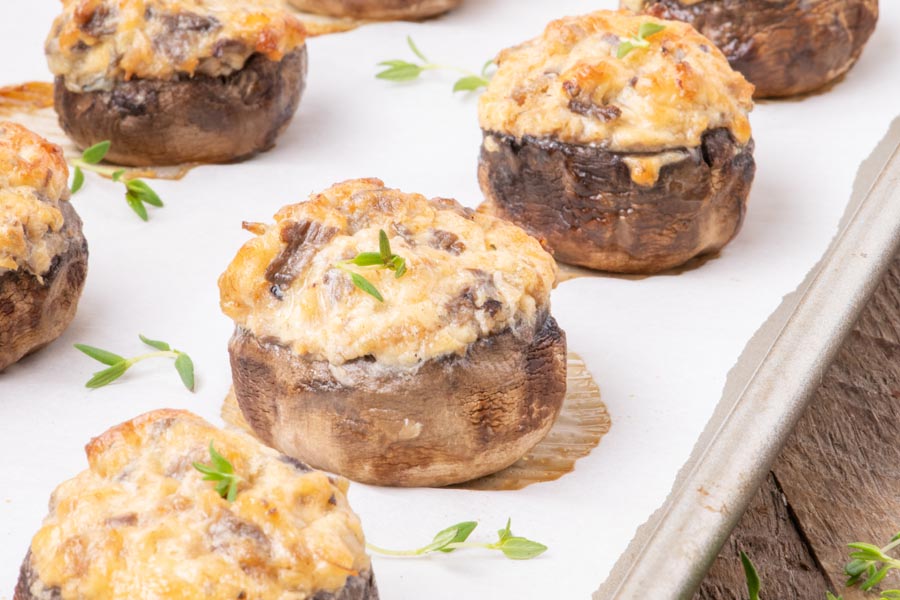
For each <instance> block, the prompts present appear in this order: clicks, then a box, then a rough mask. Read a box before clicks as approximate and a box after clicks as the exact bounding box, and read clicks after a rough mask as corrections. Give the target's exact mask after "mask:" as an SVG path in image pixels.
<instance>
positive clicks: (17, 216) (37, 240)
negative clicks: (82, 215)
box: [0, 122, 69, 277]
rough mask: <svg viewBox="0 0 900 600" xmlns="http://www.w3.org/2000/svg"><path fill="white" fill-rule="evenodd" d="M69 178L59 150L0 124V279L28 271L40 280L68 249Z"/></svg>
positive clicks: (18, 127) (17, 127)
mask: <svg viewBox="0 0 900 600" xmlns="http://www.w3.org/2000/svg"><path fill="white" fill-rule="evenodd" d="M68 179H69V168H68V166H67V165H66V160H65V158H64V157H63V152H62V149H61V148H60V147H59V146H57V145H55V144H51V143H50V142H48V141H47V140H45V139H44V138H42V137H40V136H39V135H37V134H35V133H32V132H31V131H29V130H28V129H25V128H24V127H22V126H21V125H17V124H15V123H10V122H0V275H2V274H3V273H4V272H6V271H15V270H18V269H25V270H27V271H29V272H31V273H32V274H34V275H37V276H38V277H40V276H41V275H43V274H45V273H46V272H47V271H48V270H49V269H50V266H51V264H52V263H53V258H54V257H55V256H56V255H58V254H60V253H61V252H63V251H64V250H65V249H66V248H67V247H68V240H67V239H66V238H65V237H64V236H63V235H62V234H61V233H60V232H61V230H62V228H63V224H64V219H63V215H62V212H60V209H59V203H60V202H64V201H66V200H67V199H68V196H69V191H68V187H67V182H68Z"/></svg>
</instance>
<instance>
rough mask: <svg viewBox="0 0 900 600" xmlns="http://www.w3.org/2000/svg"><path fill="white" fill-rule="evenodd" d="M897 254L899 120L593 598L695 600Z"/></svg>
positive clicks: (731, 375) (899, 226)
mask: <svg viewBox="0 0 900 600" xmlns="http://www.w3.org/2000/svg"><path fill="white" fill-rule="evenodd" d="M898 250H900V117H898V118H897V119H895V120H894V122H893V124H892V125H891V127H890V129H889V132H888V134H887V135H886V136H885V138H884V139H883V140H882V142H881V143H880V144H879V146H878V148H877V149H876V150H875V151H874V152H873V154H872V155H871V156H870V157H869V158H868V159H867V160H866V161H865V162H864V163H863V165H862V167H861V168H860V171H859V174H858V176H857V180H856V182H855V185H854V197H853V198H852V199H851V202H850V204H849V205H848V208H847V211H846V213H845V217H844V219H843V223H842V226H841V227H840V228H839V233H838V234H837V235H836V236H835V239H834V240H833V242H832V244H831V246H830V247H829V249H828V250H827V251H826V253H825V255H824V256H823V258H822V259H821V261H820V262H819V263H818V265H817V266H816V267H815V268H814V269H812V271H811V272H810V274H809V275H808V276H807V278H806V281H804V283H803V284H801V285H800V287H798V289H797V291H796V292H794V293H793V294H791V295H789V296H787V297H785V299H784V301H783V303H782V305H781V307H779V309H778V310H777V311H776V312H775V313H774V314H773V315H772V316H771V317H770V318H769V320H768V321H767V323H766V324H765V325H764V326H763V328H761V329H760V331H759V332H757V335H756V336H754V339H753V340H752V341H751V342H750V343H749V344H748V346H747V349H746V350H745V352H744V353H743V354H742V356H741V358H740V359H739V361H738V363H737V364H736V365H735V367H734V368H733V369H732V371H731V373H729V377H728V382H727V383H726V386H725V390H724V393H723V397H722V400H721V401H720V403H719V406H718V408H717V410H716V412H715V414H714V415H713V417H712V419H711V420H710V422H709V424H708V425H707V427H706V429H705V431H704V433H703V435H702V436H701V438H700V440H699V441H698V443H697V445H696V446H695V448H694V451H693V453H692V455H691V458H690V459H689V461H688V462H687V464H686V465H685V466H684V467H683V468H682V470H681V472H680V473H679V475H678V478H677V479H676V482H675V485H674V486H673V491H672V492H671V494H670V495H669V498H668V499H667V501H666V503H665V504H664V505H663V506H662V507H661V508H660V509H659V510H658V511H657V512H656V513H655V514H654V515H653V516H652V517H651V518H650V520H649V521H648V522H647V523H646V524H645V525H643V526H642V527H641V528H640V529H639V530H638V532H637V534H636V536H635V538H634V539H633V540H632V542H631V544H630V545H629V547H628V549H627V550H626V552H625V553H624V554H623V556H622V557H621V558H620V559H619V560H618V561H617V563H616V565H615V567H614V568H613V570H612V572H611V573H610V575H609V577H608V578H607V580H606V582H605V583H604V584H603V585H602V586H601V587H600V588H599V589H598V590H597V591H596V592H595V593H594V595H593V597H594V600H605V599H608V598H616V599H619V598H621V599H631V598H635V599H637V598H641V599H643V598H685V599H688V598H691V597H692V596H693V594H694V592H695V590H696V589H697V587H698V586H699V585H700V583H701V582H702V580H703V577H704V576H705V574H706V572H707V571H708V569H709V567H710V565H711V564H712V562H713V561H714V560H715V558H716V556H717V555H718V552H719V550H720V549H721V547H722V545H723V544H724V543H725V541H726V540H727V539H728V536H729V535H730V534H731V531H732V530H733V529H734V527H735V526H736V525H737V523H738V521H739V520H740V518H741V516H742V515H743V513H744V511H745V510H746V508H747V506H748V505H749V503H750V501H751V500H752V499H753V495H754V494H755V493H756V491H757V490H758V488H759V486H760V485H761V483H762V481H763V479H764V478H765V476H766V474H767V473H768V471H769V469H770V467H771V465H772V463H773V462H774V461H775V459H776V458H777V456H778V454H779V453H780V451H781V448H782V446H783V445H784V443H785V442H786V440H787V438H788V436H789V435H790V433H791V431H792V430H793V428H794V425H795V424H796V422H797V420H798V419H799V418H800V416H801V415H802V414H803V410H804V409H805V408H806V406H807V404H808V401H809V399H810V397H811V395H812V394H813V393H814V392H815V390H816V389H817V388H818V386H819V383H820V382H821V379H822V376H823V375H824V373H825V370H826V369H827V368H828V366H829V365H830V364H831V362H832V361H833V359H834V356H835V354H836V353H837V351H838V350H839V348H840V346H841V343H842V342H843V340H844V338H845V337H846V335H847V334H849V332H850V331H851V329H852V327H853V325H854V323H855V322H856V319H857V317H858V315H859V313H860V312H861V311H862V309H863V307H864V306H865V304H866V302H867V301H868V299H869V297H870V296H871V295H872V293H874V291H875V289H876V287H877V286H878V284H879V283H880V281H881V278H882V276H883V274H884V272H885V271H886V270H887V268H888V267H889V266H890V264H891V261H892V259H893V258H894V256H895V255H896V253H897V251H898ZM767 332H768V335H765V334H766V333H767ZM772 332H774V341H771V340H772V339H773V335H772Z"/></svg>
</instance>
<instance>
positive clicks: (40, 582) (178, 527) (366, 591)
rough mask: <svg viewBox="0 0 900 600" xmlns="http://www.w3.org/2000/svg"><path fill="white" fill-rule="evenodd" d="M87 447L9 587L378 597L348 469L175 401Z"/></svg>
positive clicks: (19, 599)
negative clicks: (316, 461) (351, 500)
mask: <svg viewBox="0 0 900 600" xmlns="http://www.w3.org/2000/svg"><path fill="white" fill-rule="evenodd" d="M86 452H87V457H88V463H89V468H88V469H87V470H86V471H84V472H82V473H81V474H79V475H78V476H76V477H75V478H74V479H71V480H69V481H67V482H65V483H63V484H62V485H60V486H59V487H58V488H57V489H56V491H55V492H54V493H53V496H52V497H51V499H50V514H49V515H48V516H47V518H46V519H45V520H44V523H43V526H42V527H41V529H40V530H39V531H38V532H37V534H36V535H35V536H34V538H33V540H32V542H31V548H30V550H29V552H28V554H27V556H26V558H25V561H24V563H23V564H22V569H21V574H20V577H19V582H18V585H17V587H16V591H15V595H14V596H13V600H46V599H48V598H53V599H58V600H69V599H79V600H93V599H96V600H144V599H147V600H149V599H153V598H210V599H213V600H219V599H221V600H226V599H227V600H233V599H235V598H247V599H250V598H253V599H254V600H267V599H277V598H295V599H297V600H304V599H306V600H313V599H314V600H377V599H378V591H377V589H376V586H375V581H374V578H373V576H372V567H371V564H370V560H369V557H368V556H366V551H365V540H364V537H363V533H362V528H361V526H360V522H359V518H358V517H357V516H356V515H355V514H354V513H353V511H352V510H351V508H350V506H349V504H348V503H347V497H346V493H347V482H346V480H341V479H336V478H334V477H330V476H328V475H326V474H325V473H322V472H318V471H313V470H312V469H310V468H309V467H307V466H306V465H304V464H303V463H301V462H299V461H296V460H293V459H290V458H288V457H286V456H281V455H279V454H278V453H277V452H275V451H273V450H271V449H270V448H266V447H264V446H263V445H261V444H259V443H258V442H257V441H255V440H253V439H252V438H250V437H249V436H247V435H245V434H242V433H232V432H225V431H221V430H218V429H216V428H214V427H212V426H211V425H209V424H208V423H206V422H205V421H203V420H202V419H201V418H199V417H197V416H195V415H192V414H191V413H188V412H184V411H176V410H158V411H155V412H152V413H148V414H146V415H143V416H140V417H137V418H136V419H132V420H131V421H128V422H126V423H123V424H121V425H118V426H116V427H113V428H112V429H110V430H109V431H107V432H105V433H104V434H102V435H101V436H100V437H98V438H96V439H94V440H92V441H91V442H90V443H89V444H88V445H87V447H86ZM214 453H215V454H214ZM222 461H226V462H227V464H228V466H229V467H230V469H231V470H232V472H233V475H234V477H232V478H226V479H224V480H222V479H219V480H217V481H209V480H207V479H206V478H205V475H204V472H206V473H208V472H209V471H216V472H218V473H220V474H222V473H225V474H226V475H227V473H226V472H225V471H227V469H225V470H222V465H223V464H224V463H222ZM194 465H197V466H194ZM201 470H203V472H201ZM220 481H224V485H219V484H218V482H220Z"/></svg>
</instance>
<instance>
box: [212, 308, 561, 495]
mask: <svg viewBox="0 0 900 600" xmlns="http://www.w3.org/2000/svg"><path fill="white" fill-rule="evenodd" d="M520 335H521V334H520ZM529 337H530V339H523V338H521V337H518V336H517V335H515V334H513V333H512V332H511V331H510V330H507V331H504V332H502V333H499V334H495V335H492V336H489V337H486V338H483V339H480V340H477V341H476V342H474V343H472V344H470V346H469V348H468V352H467V354H465V355H464V356H456V355H454V356H450V357H443V358H438V359H431V360H428V361H425V362H424V363H422V364H421V366H419V367H418V368H417V369H415V370H413V371H398V370H396V369H392V368H388V367H384V366H381V365H379V364H378V363H377V362H375V361H374V360H371V359H366V358H362V359H357V360H354V361H351V362H349V363H346V364H344V365H342V366H340V367H335V366H332V365H329V363H327V362H326V361H321V360H310V359H308V358H305V357H302V356H298V355H296V354H295V353H293V352H292V351H291V350H290V349H289V348H286V347H284V346H281V345H278V344H277V343H275V342H274V341H271V340H260V339H258V338H257V337H256V336H255V335H253V334H252V333H251V332H248V331H246V330H243V329H241V328H238V329H237V330H236V331H235V334H234V336H233V337H232V339H231V343H230V345H229V350H230V353H231V367H232V373H233V379H234V389H235V394H236V396H237V399H238V403H239V405H240V407H241V411H242V412H243V414H244V417H245V418H246V419H247V422H248V423H249V424H250V425H251V427H252V428H253V430H254V431H255V432H256V434H257V435H258V436H259V437H260V438H261V439H262V440H263V441H264V442H266V443H267V444H269V445H271V446H273V447H275V448H277V449H278V450H280V451H281V452H283V453H285V454H287V455H289V456H293V457H295V458H297V459H299V460H302V461H304V462H306V463H308V464H310V465H312V466H314V467H316V468H319V469H324V470H326V471H331V472H333V473H338V474H340V475H342V476H344V477H348V478H349V479H353V480H355V481H360V482H363V483H369V484H374V485H385V486H401V487H425V486H432V487H436V486H444V485H450V484H453V483H460V482H462V481H468V480H470V479H475V478H478V477H481V476H483V475H487V474H489V473H494V472H497V471H499V470H501V469H504V468H506V467H507V466H509V465H511V464H512V463H514V462H515V461H516V460H518V459H519V458H521V457H522V456H524V455H525V454H526V453H527V452H528V451H529V450H530V449H531V448H532V447H534V446H535V445H536V444H537V443H538V442H539V441H540V440H541V439H543V438H544V436H545V435H546V434H547V432H548V431H549V430H550V427H551V426H552V425H553V422H554V421H555V420H556V417H557V416H558V415H559V411H560V408H561V407H562V402H563V399H564V397H565V391H566V340H565V334H564V333H563V332H562V330H560V329H559V327H558V326H557V324H556V321H555V320H554V319H553V318H552V317H550V316H546V317H544V318H542V319H540V320H539V324H538V326H537V327H536V328H535V331H534V332H533V334H531V335H530V336H529Z"/></svg>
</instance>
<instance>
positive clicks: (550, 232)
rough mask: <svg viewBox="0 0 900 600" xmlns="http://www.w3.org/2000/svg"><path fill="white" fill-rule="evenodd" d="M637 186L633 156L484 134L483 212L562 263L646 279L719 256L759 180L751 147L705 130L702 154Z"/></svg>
mask: <svg viewBox="0 0 900 600" xmlns="http://www.w3.org/2000/svg"><path fill="white" fill-rule="evenodd" d="M673 151H678V152H681V153H683V154H684V158H683V159H681V160H679V161H678V162H675V163H674V164H668V165H665V166H663V167H662V169H661V170H660V173H659V178H658V179H657V181H656V183H655V184H653V185H652V186H643V185H639V184H637V183H635V182H634V181H633V180H632V178H631V171H630V169H629V167H628V165H627V164H626V162H625V159H626V158H628V157H629V156H650V155H649V154H643V155H642V154H634V153H626V152H613V151H610V150H605V149H603V148H600V147H595V146H587V145H580V144H564V143H561V142H557V141H553V140H550V139H539V138H533V137H527V136H526V137H525V138H523V139H522V140H521V141H517V140H516V139H515V138H513V137H511V136H508V135H500V134H496V133H491V132H485V133H484V143H483V144H482V147H481V157H480V161H479V170H478V173H479V175H478V177H479V181H480V183H481V189H482V191H483V192H484V195H485V199H486V200H485V204H484V206H483V207H482V210H486V211H487V212H488V213H490V214H493V215H495V216H498V217H502V218H504V219H507V220H509V221H512V222H513V223H515V224H517V225H519V226H520V227H522V228H524V229H525V230H526V231H528V232H529V233H531V234H532V235H533V236H535V237H537V238H538V239H541V240H542V241H543V242H544V244H545V246H546V247H547V248H548V249H549V250H550V251H551V252H552V253H553V254H554V256H555V258H556V259H557V260H559V261H560V262H564V263H568V264H572V265H579V266H583V267H587V268H589V269H596V270H600V271H610V272H615V273H639V274H649V273H657V272H660V271H664V270H666V269H671V268H673V267H677V266H679V265H682V264H684V263H686V262H687V261H689V260H690V259H692V258H694V257H696V256H701V255H703V254H708V253H713V252H717V251H718V250H720V249H721V248H723V247H724V246H725V245H726V244H727V243H728V242H729V241H730V240H731V239H732V238H734V236H735V235H736V234H737V233H738V231H739V230H740V228H741V224H742V223H743V220H744V214H745V213H746V206H747V196H748V194H749V192H750V185H751V183H752V181H753V176H754V174H755V171H756V164H755V162H754V160H753V141H752V140H751V141H750V142H749V143H748V144H746V145H740V144H738V143H737V142H736V141H735V139H734V137H733V136H732V134H731V133H730V131H728V130H727V129H714V130H710V131H707V132H706V133H705V134H704V135H703V137H702V143H701V145H700V147H698V148H689V149H685V148H682V149H678V148H676V149H673Z"/></svg>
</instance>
